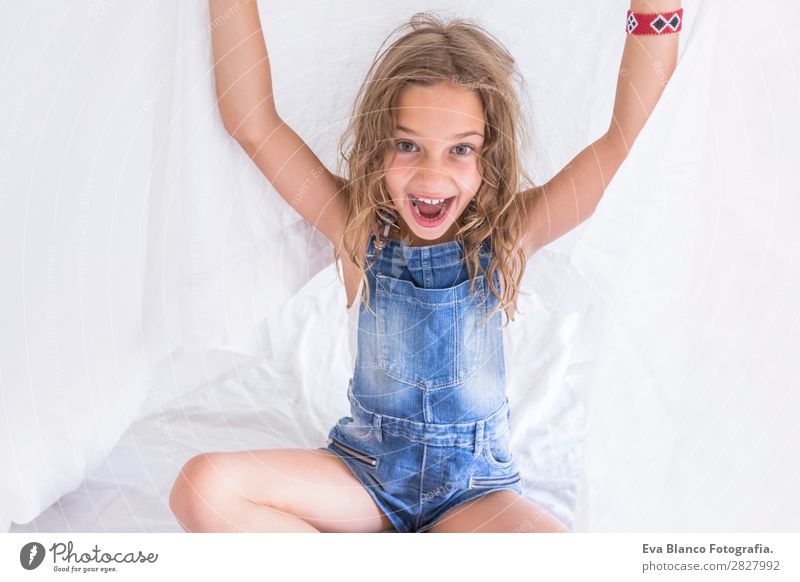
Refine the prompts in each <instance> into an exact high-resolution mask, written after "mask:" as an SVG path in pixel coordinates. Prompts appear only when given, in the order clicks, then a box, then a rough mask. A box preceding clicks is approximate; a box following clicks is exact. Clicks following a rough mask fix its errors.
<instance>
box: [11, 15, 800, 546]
mask: <svg viewBox="0 0 800 582" xmlns="http://www.w3.org/2000/svg"><path fill="white" fill-rule="evenodd" d="M259 5H260V7H261V11H262V20H263V21H264V23H265V25H266V28H265V35H266V37H267V41H268V43H269V46H270V49H271V50H270V57H271V62H272V65H273V75H274V77H275V79H276V80H277V82H276V95H277V99H278V104H279V109H280V110H281V112H282V114H283V115H284V117H285V118H286V119H287V121H289V123H291V124H292V126H293V127H294V128H295V129H296V131H298V133H299V134H300V135H302V136H303V137H304V138H305V139H306V140H307V141H308V143H309V144H310V145H311V146H312V148H313V149H314V150H315V151H317V152H318V153H319V155H320V156H321V158H322V159H323V161H324V162H325V163H327V164H329V165H331V167H332V162H333V159H334V155H335V152H334V149H333V148H334V145H335V140H336V138H337V137H338V134H339V131H340V129H341V127H342V126H343V122H344V119H345V116H346V115H348V114H349V107H350V104H351V100H352V96H353V95H354V94H355V91H356V88H357V84H358V83H359V82H360V80H361V78H362V76H363V73H364V72H365V70H366V67H367V66H368V64H369V60H370V59H371V58H372V56H373V54H374V51H375V49H376V48H377V45H378V42H379V41H380V40H381V39H382V38H383V35H384V34H385V33H386V32H388V31H389V30H390V29H391V28H393V27H394V26H395V25H396V24H397V23H398V22H400V21H401V20H402V19H403V18H405V17H407V16H408V15H410V14H411V13H412V12H414V11H416V10H419V9H423V8H445V9H449V11H450V12H453V13H457V14H463V15H468V16H475V17H477V18H479V19H481V20H482V21H483V22H484V23H485V24H486V25H487V26H488V27H489V28H490V30H492V31H493V32H494V33H496V34H497V36H498V37H499V38H500V39H501V40H503V41H504V42H505V43H506V44H507V46H508V47H509V49H510V50H511V52H512V53H513V54H515V55H517V56H518V58H519V63H520V67H521V69H522V70H523V72H524V74H525V77H526V81H527V82H528V84H529V87H530V91H531V107H532V114H533V119H534V125H535V130H536V134H535V137H536V142H535V143H533V144H528V145H529V147H530V149H531V151H532V157H531V160H532V161H531V172H532V174H533V175H534V176H535V177H537V178H538V179H539V180H538V181H540V182H541V181H544V180H546V179H547V178H548V177H549V176H551V175H552V174H553V173H554V172H556V171H558V170H559V169H560V168H561V167H563V165H564V164H566V163H567V162H568V161H569V160H570V159H571V157H572V156H574V155H575V154H576V153H577V152H578V151H580V149H582V148H583V147H585V145H586V144H587V143H589V141H590V140H591V139H594V138H596V137H597V136H598V135H599V132H601V131H602V130H603V129H604V128H605V127H606V126H607V124H608V120H609V118H610V117H609V116H610V112H611V107H612V104H613V96H614V91H613V88H614V83H615V81H616V72H617V69H618V66H619V57H620V55H621V50H622V44H623V42H624V40H625V38H624V35H622V34H620V35H615V34H610V33H609V32H608V31H609V30H613V28H614V27H618V28H620V29H621V28H622V25H621V24H620V23H621V20H620V17H619V15H620V14H624V11H625V8H626V7H627V5H626V2H624V1H623V0H614V2H608V3H603V4H602V6H601V5H600V3H594V4H592V5H587V6H582V7H581V9H580V10H577V9H576V8H575V7H574V6H566V5H564V4H563V3H560V2H558V1H557V0H545V1H542V2H539V3H536V4H535V5H533V4H528V3H503V4H501V5H491V6H490V5H475V6H468V7H466V6H464V5H463V4H462V3H454V2H439V3H436V4H435V5H434V4H431V3H429V2H422V1H412V2H406V3H403V4H402V5H398V4H397V3H385V4H378V3H375V2H370V3H367V2H366V1H365V0H353V1H351V2H337V3H332V2H328V3H316V2H315V3H308V4H303V5H300V6H298V5H297V4H296V3H289V2H286V1H285V0H275V1H274V2H260V3H259ZM92 6H94V9H92V10H93V11H92V12H91V13H89V12H87V10H89V8H87V6H86V5H77V6H75V5H72V6H58V7H53V6H48V7H47V8H46V9H45V7H42V6H38V5H36V6H27V5H26V6H22V5H19V6H17V5H12V6H10V7H5V8H4V10H6V11H7V16H9V17H8V18H5V19H3V20H2V24H0V26H3V27H4V28H3V29H1V30H0V55H4V56H7V57H8V58H6V60H5V61H4V63H5V65H4V68H3V69H2V74H3V85H4V87H12V88H14V89H13V90H10V91H4V92H1V93H0V116H2V117H0V120H2V123H0V135H3V136H5V140H4V141H3V142H2V143H0V205H1V206H0V207H1V208H2V212H0V237H2V238H0V249H2V250H1V251H0V252H2V255H1V256H2V261H0V279H1V280H2V281H4V285H3V287H2V291H0V293H2V301H0V310H1V311H0V321H2V322H3V333H2V334H0V389H1V390H2V396H3V398H2V400H0V404H2V406H3V413H4V414H0V423H2V424H0V472H2V474H5V475H13V479H10V480H8V479H6V480H2V482H1V483H0V487H2V489H0V527H2V526H6V527H8V526H9V524H10V523H11V522H12V521H14V522H16V523H17V525H14V526H13V527H12V528H11V531H35V530H39V531H178V528H177V526H176V524H175V522H174V520H173V519H172V517H171V516H170V515H169V511H168V508H167V506H166V495H167V494H168V491H169V487H170V486H171V483H172V480H174V477H175V475H176V474H177V471H178V469H179V467H180V465H181V464H182V462H183V461H184V460H185V459H187V458H188V457H189V456H191V455H192V454H195V453H197V452H200V451H204V450H238V449H244V448H252V447H275V446H312V447H313V446H318V445H319V444H321V443H322V442H323V439H324V434H325V432H326V431H327V429H328V428H329V426H330V424H331V423H333V422H335V420H336V418H338V417H339V416H340V415H343V414H345V413H346V400H345V398H344V390H345V387H346V384H345V380H346V378H347V377H348V375H349V373H350V371H349V370H348V369H347V366H346V363H347V355H346V347H345V346H346V338H345V335H344V334H345V333H346V326H345V313H344V305H345V300H344V293H343V290H342V289H341V285H340V284H339V283H338V282H336V279H335V276H334V274H333V272H332V270H331V269H332V266H331V265H330V264H329V263H330V258H331V255H330V252H329V251H330V247H329V245H328V244H327V243H326V242H325V241H324V240H322V239H321V237H320V236H319V235H315V234H314V230H313V228H312V227H311V226H310V225H309V224H307V223H305V222H304V221H302V220H299V217H298V216H297V215H296V214H295V213H294V212H293V211H292V210H291V209H290V208H288V206H287V205H285V203H284V202H283V201H282V200H281V199H279V197H278V196H277V194H276V193H275V192H274V191H272V190H271V188H270V187H269V185H268V183H267V182H266V181H265V180H263V178H262V177H261V176H260V175H259V174H258V172H257V170H255V169H254V167H253V166H252V164H251V163H250V162H249V160H248V159H247V158H246V156H245V155H244V154H243V152H241V151H240V149H238V146H237V145H236V144H235V142H232V140H230V138H228V137H227V136H226V135H225V133H224V130H223V128H222V126H221V122H220V121H219V119H218V117H217V114H216V110H215V108H214V104H213V85H212V83H211V79H212V77H211V75H210V70H209V67H208V65H209V62H210V47H209V45H208V36H207V32H208V31H207V29H206V28H204V27H205V24H206V23H207V7H206V3H205V2H204V1H196V2H195V1H191V2H189V1H187V2H183V3H163V2H150V3H141V4H130V3H107V4H93V5H92ZM367 7H368V10H366V8H367ZM684 10H685V14H686V20H685V24H684V26H685V28H684V32H682V33H681V35H682V37H681V43H682V44H681V59H680V64H679V68H678V70H677V71H676V74H675V76H674V77H673V79H672V80H671V81H670V84H669V86H668V87H667V90H666V92H665V94H664V97H663V98H662V102H661V103H659V106H658V107H657V109H656V111H655V112H654V114H653V116H652V118H651V120H650V121H649V122H648V125H647V126H646V127H645V129H644V130H643V132H642V134H641V135H640V137H639V139H638V140H637V143H636V144H635V147H634V149H633V151H632V152H631V155H630V157H629V158H628V159H627V160H626V161H625V164H624V165H623V167H622V168H621V169H620V171H619V172H618V174H617V176H616V177H615V179H614V181H613V182H612V184H611V185H610V187H609V189H608V191H607V193H606V195H605V197H604V199H603V201H602V202H601V203H600V206H599V207H598V211H597V213H596V215H595V216H594V217H592V218H591V219H590V220H589V221H587V223H586V224H584V225H582V226H581V227H580V228H579V229H576V230H575V231H573V232H572V233H570V235H568V236H566V237H564V238H562V239H561V240H559V241H556V242H555V243H554V244H552V245H550V246H549V247H548V248H547V249H544V250H543V251H541V252H540V253H538V254H537V256H536V257H534V259H533V260H532V261H531V263H530V264H529V271H528V273H527V275H526V280H525V286H526V288H528V289H530V290H531V291H532V293H533V295H531V296H529V297H528V298H523V300H522V304H521V307H522V308H523V311H525V312H526V315H524V316H521V317H520V318H519V319H518V321H517V322H516V323H515V324H514V325H513V326H512V327H513V330H514V331H513V334H514V335H513V338H514V341H512V342H511V344H512V350H513V352H514V353H513V355H512V356H511V359H512V361H513V362H514V367H513V369H511V370H509V381H510V386H509V397H510V399H511V400H512V406H513V407H514V417H515V419H516V423H515V429H514V432H513V435H512V447H513V449H514V452H515V454H516V455H517V456H518V457H519V458H520V461H521V465H522V470H523V475H524V480H523V486H524V488H525V490H526V494H527V495H528V496H529V497H530V498H531V499H533V500H535V501H537V502H539V503H541V504H542V505H544V506H546V507H548V508H549V509H550V510H551V511H553V512H554V513H556V515H558V516H559V517H561V518H562V519H563V520H564V521H566V522H568V523H570V522H572V525H573V526H574V529H575V530H576V531H635V530H648V531H659V530H661V531H679V530H680V531H709V530H714V531H767V530H769V531H797V530H798V525H800V523H798V521H797V517H796V516H797V515H800V511H798V509H800V508H798V503H800V502H798V501H797V500H796V498H795V497H794V496H792V495H791V492H792V491H793V490H794V489H796V488H797V484H798V483H797V474H796V471H795V467H794V464H793V463H792V459H794V458H796V457H797V452H798V449H800V446H799V445H800V442H799V441H800V436H798V433H797V430H796V422H795V419H794V416H795V411H796V410H797V409H798V404H800V403H799V402H798V399H800V396H798V391H797V390H796V383H797V382H796V373H795V370H796V368H795V366H793V365H792V362H791V360H790V356H791V355H792V354H794V353H797V351H798V349H797V348H798V347H800V346H797V339H796V336H795V334H794V326H795V323H796V320H797V308H796V305H795V301H794V298H795V297H796V296H797V292H796V290H797V287H799V286H800V275H799V274H798V273H797V268H796V264H795V260H794V259H795V257H796V255H797V252H796V250H797V246H798V244H800V240H799V237H798V234H797V229H796V228H795V226H794V222H795V220H794V217H795V216H796V215H797V210H798V208H797V206H798V204H800V202H798V200H800V197H798V194H800V192H798V187H797V184H798V183H800V181H798V177H800V176H798V169H797V165H796V164H795V163H794V160H795V159H796V158H797V154H798V153H800V152H798V149H799V148H798V145H797V135H800V119H798V112H797V109H796V107H795V104H796V103H797V102H798V97H800V82H798V78H800V75H798V63H797V55H800V51H799V50H798V48H800V46H798V40H797V38H796V36H790V34H789V33H788V32H785V31H784V30H783V29H782V28H781V26H780V22H795V21H798V17H799V16H800V8H798V6H797V5H796V4H794V3H790V2H777V1H776V2H772V3H769V4H767V5H764V6H760V8H759V9H758V10H753V9H752V7H751V6H750V5H748V4H745V3H744V2H742V1H741V0H730V1H728V2H719V1H714V0H705V1H704V2H702V3H700V2H697V1H695V2H691V1H690V0H685V2H684ZM87 16H88V18H87ZM744 18H747V21H746V22H744V21H743V20H742V19H744ZM519 23H525V25H524V26H521V25H520V24H519ZM12 24H13V29H12V28H10V27H11V26H12ZM555 24H558V26H556V25H555ZM298 31H304V33H305V34H298ZM330 46H336V47H337V49H338V50H337V51H336V52H335V53H332V52H331V51H330V50H327V49H329V47H330ZM98 47H103V50H100V49H99V48H98ZM109 47H112V48H109ZM131 47H137V48H138V49H139V50H138V51H134V52H131V51H130V48H131ZM142 47H147V49H149V50H147V51H142V52H141V57H142V58H141V59H139V60H136V59H134V60H132V61H131V60H126V59H129V58H130V55H133V56H134V57H137V56H139V54H140V53H139V51H141V49H142ZM126 55H128V56H127V57H126ZM319 55H330V58H328V59H326V60H325V62H323V63H321V62H320V56H319ZM298 72H299V73H298ZM153 79H155V81H153ZM87 87H88V88H91V89H93V91H89V92H88V94H87V91H86V89H87ZM329 120H333V122H330V121H329ZM64 136H66V137H64ZM43 168H44V169H46V170H48V171H43ZM54 168H55V169H56V171H55V172H52V170H53V169H54ZM11 193H22V194H23V195H17V196H14V195H12V194H11ZM132 265H135V266H136V268H131V266H132ZM315 275H316V278H314V279H313V280H311V282H310V283H309V280H310V279H312V277H315ZM7 282H12V283H11V284H9V283H7ZM307 283H308V284H307ZM56 290H57V292H56ZM526 307H527V308H528V309H527V311H526V310H525V308H526ZM324 350H330V353H331V366H330V367H329V368H325V369H323V368H321V367H319V366H318V365H315V366H310V365H308V362H309V359H310V357H311V355H312V354H319V353H324ZM531 354H536V357H535V358H534V357H531ZM87 403H90V406H89V407H87ZM587 417H588V420H589V422H588V426H587V425H585V424H584V420H585V418H587ZM132 421H135V422H133V424H130V423H131V422H132ZM29 427H34V430H32V431H31V430H26V429H28V428H29ZM65 435H69V438H64V437H65ZM120 436H121V438H119V437H120ZM118 438H119V440H118ZM115 445H116V446H115ZM109 452H110V454H108V453H109ZM107 455H108V456H107ZM584 460H585V462H586V472H585V474H584V473H583V467H584ZM81 482H83V484H82V485H80V487H79V484H80V483H81ZM76 487H79V489H77V490H75V488H76ZM753 500H757V501H753ZM764 500H767V501H764ZM54 502H55V503H56V504H55V505H53V504H54ZM87 510H88V511H87ZM42 511H43V513H41V515H39V513H40V512H42ZM37 515H38V517H37V518H36V519H35V520H34V521H32V522H30V520H31V519H33V518H34V517H36V516H37ZM573 519H574V521H573ZM20 523H22V524H23V525H19V524H20Z"/></svg>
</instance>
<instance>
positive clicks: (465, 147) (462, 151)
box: [396, 140, 475, 158]
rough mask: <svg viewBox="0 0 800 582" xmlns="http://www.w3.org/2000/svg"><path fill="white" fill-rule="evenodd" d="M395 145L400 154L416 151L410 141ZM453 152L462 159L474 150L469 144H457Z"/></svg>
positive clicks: (414, 145)
mask: <svg viewBox="0 0 800 582" xmlns="http://www.w3.org/2000/svg"><path fill="white" fill-rule="evenodd" d="M396 145H397V149H398V150H399V151H400V152H402V153H404V154H410V153H413V152H414V151H416V150H415V149H414V148H416V147H417V146H416V144H414V143H412V142H410V141H404V140H400V141H398V142H397V144H396ZM453 150H454V151H455V153H456V155H457V156H458V157H462V158H463V157H466V156H468V155H469V154H470V153H472V152H474V151H475V148H473V147H472V146H471V145H469V144H464V143H462V144H459V145H457V146H453Z"/></svg>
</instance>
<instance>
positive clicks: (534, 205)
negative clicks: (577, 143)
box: [521, 0, 681, 257]
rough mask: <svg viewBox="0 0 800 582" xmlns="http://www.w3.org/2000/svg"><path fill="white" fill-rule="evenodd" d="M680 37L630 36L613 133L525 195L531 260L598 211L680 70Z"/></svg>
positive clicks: (656, 8)
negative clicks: (610, 185)
mask: <svg viewBox="0 0 800 582" xmlns="http://www.w3.org/2000/svg"><path fill="white" fill-rule="evenodd" d="M680 8H681V0H631V10H632V11H633V12H638V13H642V12H643V13H650V14H654V13H661V14H670V13H672V12H675V11H677V10H679V9H680ZM623 16H624V15H623ZM622 24H623V23H622V19H621V20H620V26H619V32H620V33H621V34H624V32H622V31H623V27H622ZM679 34H680V33H668V34H659V35H647V36H641V35H632V34H629V35H628V38H627V39H626V41H625V48H624V50H623V53H622V63H621V64H620V69H619V77H618V79H617V92H616V98H615V101H614V112H613V115H612V120H611V124H610V126H609V129H608V131H607V132H606V133H605V134H603V135H602V136H601V137H600V138H599V139H597V140H596V141H595V142H594V143H592V144H591V145H589V146H587V147H586V148H584V149H583V150H582V151H581V152H580V153H579V154H578V155H577V156H576V157H575V158H573V160H572V161H571V162H570V163H569V164H567V166H566V167H565V168H564V169H562V170H561V171H560V172H559V173H558V174H556V175H555V176H553V178H551V179H550V181H549V182H547V183H546V184H544V185H543V186H538V187H536V188H532V189H530V190H526V191H525V192H523V193H522V194H521V195H522V197H523V198H522V205H523V208H524V212H525V223H526V231H525V235H524V236H523V240H522V247H523V250H524V252H525V255H526V257H530V256H531V255H533V253H535V252H536V251H537V250H538V249H540V248H541V247H543V246H545V245H546V244H548V243H550V242H552V241H553V240H555V239H557V238H559V237H561V236H562V235H564V234H566V233H567V232H569V231H570V230H572V229H573V228H575V227H576V226H578V225H579V224H581V223H582V222H583V221H584V220H586V219H587V218H589V216H591V215H592V213H594V210H595V208H596V206H597V204H598V203H599V202H600V198H601V197H602V196H603V193H604V191H605V189H606V186H607V185H608V183H609V182H611V179H612V178H613V177H614V174H616V172H617V170H618V169H619V167H620V165H621V164H622V162H623V160H624V159H625V158H626V157H627V155H628V152H629V151H630V149H631V146H632V145H633V142H634V140H635V139H636V136H638V135H639V132H640V131H641V130H642V128H643V127H644V124H645V123H646V122H647V119H648V118H649V117H650V113H651V112H652V111H653V109H654V108H655V106H656V103H658V100H659V98H660V97H661V94H662V93H663V91H664V87H666V85H667V81H669V79H670V77H671V76H672V73H673V71H674V70H675V67H676V65H677V61H678V36H679Z"/></svg>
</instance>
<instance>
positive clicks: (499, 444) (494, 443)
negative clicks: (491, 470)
mask: <svg viewBox="0 0 800 582" xmlns="http://www.w3.org/2000/svg"><path fill="white" fill-rule="evenodd" d="M483 456H484V457H485V458H486V461H487V462H488V463H489V464H490V465H492V466H493V467H498V468H500V469H506V468H508V467H510V466H511V465H513V464H514V455H513V453H512V452H511V443H510V442H509V439H508V436H507V434H503V435H499V436H494V437H493V438H491V439H487V440H486V441H485V443H484V446H483Z"/></svg>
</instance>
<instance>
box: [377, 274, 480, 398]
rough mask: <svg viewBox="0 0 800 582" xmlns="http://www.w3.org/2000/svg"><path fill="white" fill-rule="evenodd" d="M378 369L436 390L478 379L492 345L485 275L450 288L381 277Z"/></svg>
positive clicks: (378, 319)
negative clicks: (489, 343)
mask: <svg viewBox="0 0 800 582" xmlns="http://www.w3.org/2000/svg"><path fill="white" fill-rule="evenodd" d="M376 281H377V283H376V293H375V295H376V300H375V304H376V327H377V329H376V331H377V335H378V338H377V339H378V360H379V361H378V369H380V370H381V371H383V372H384V373H385V374H387V375H388V376H390V377H392V378H394V379H396V380H400V381H401V382H404V383H407V384H412V385H415V386H419V387H421V388H427V389H435V388H445V387H449V386H455V385H457V384H460V383H462V382H464V381H466V380H469V379H470V378H472V377H473V376H475V375H476V374H477V373H478V371H479V370H480V368H481V365H482V364H483V353H484V345H485V343H486V322H482V321H481V320H482V319H483V317H484V316H485V315H486V294H485V282H484V276H483V275H478V276H477V277H476V279H475V288H474V295H473V294H471V293H470V286H471V284H472V283H471V281H470V280H469V279H468V280H466V281H463V282H462V283H459V284H457V285H455V286H454V287H448V288H445V289H427V288H423V287H417V286H416V285H415V284H414V283H413V282H411V281H406V280H402V279H395V278H392V277H388V276H386V275H383V274H380V273H379V274H377V275H376Z"/></svg>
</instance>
